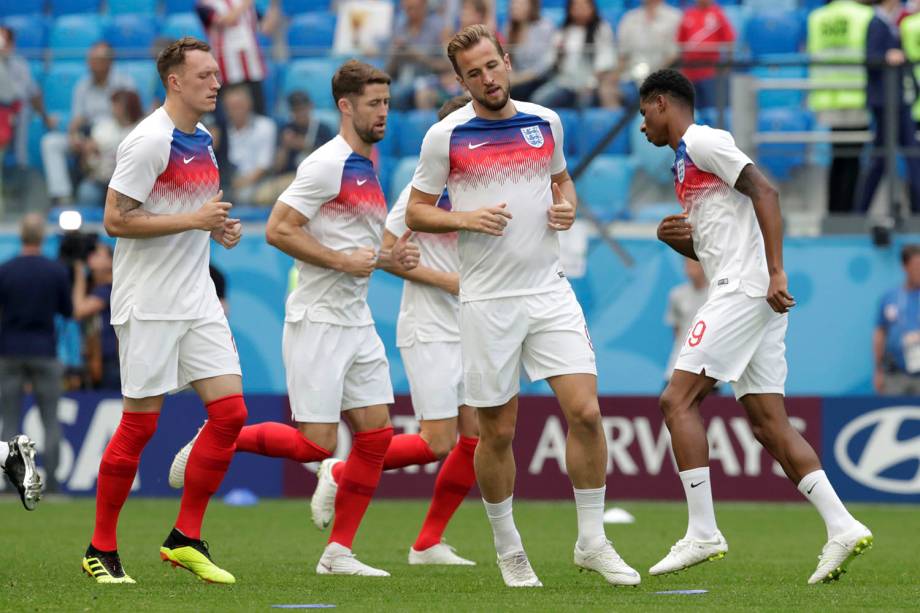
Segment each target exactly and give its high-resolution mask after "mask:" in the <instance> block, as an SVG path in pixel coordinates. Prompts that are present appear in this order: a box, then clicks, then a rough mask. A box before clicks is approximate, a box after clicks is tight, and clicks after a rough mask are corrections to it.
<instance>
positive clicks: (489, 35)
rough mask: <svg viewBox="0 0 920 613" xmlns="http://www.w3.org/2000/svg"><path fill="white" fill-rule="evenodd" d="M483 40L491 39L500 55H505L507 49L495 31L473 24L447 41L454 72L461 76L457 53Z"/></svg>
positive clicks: (448, 53) (448, 54)
mask: <svg viewBox="0 0 920 613" xmlns="http://www.w3.org/2000/svg"><path fill="white" fill-rule="evenodd" d="M481 40H490V41H492V44H493V45H495V49H496V51H498V55H499V56H500V57H505V50H504V49H502V44H501V43H500V42H498V38H497V37H496V36H495V32H493V31H492V30H490V29H489V28H487V27H486V26H484V25H482V24H481V23H477V24H475V25H472V26H466V27H465V28H463V29H462V30H460V31H459V32H457V33H456V34H454V37H453V38H452V39H450V42H449V43H447V57H448V59H450V63H451V64H453V66H454V72H455V73H457V74H458V75H459V76H461V77H462V76H463V75H461V74H460V67H459V66H457V54H458V53H460V52H461V51H466V50H467V49H471V48H473V47H475V46H476V45H478V44H479V41H481Z"/></svg>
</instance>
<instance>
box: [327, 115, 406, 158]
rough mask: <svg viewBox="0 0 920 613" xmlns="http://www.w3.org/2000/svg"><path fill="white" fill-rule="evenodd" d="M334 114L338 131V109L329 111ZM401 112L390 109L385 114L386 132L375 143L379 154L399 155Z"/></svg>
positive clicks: (335, 128) (395, 156)
mask: <svg viewBox="0 0 920 613" xmlns="http://www.w3.org/2000/svg"><path fill="white" fill-rule="evenodd" d="M329 112H330V113H332V114H333V115H334V116H335V124H334V130H333V131H335V132H338V128H339V112H338V110H332V111H329ZM402 118H403V113H402V112H401V111H394V110H390V113H389V115H387V133H386V136H384V137H383V140H382V141H380V142H379V143H377V151H379V152H380V155H385V156H387V157H393V158H397V157H399V153H398V150H399V130H400V127H401V126H402ZM417 154H418V151H416V152H415V153H412V154H411V155H417Z"/></svg>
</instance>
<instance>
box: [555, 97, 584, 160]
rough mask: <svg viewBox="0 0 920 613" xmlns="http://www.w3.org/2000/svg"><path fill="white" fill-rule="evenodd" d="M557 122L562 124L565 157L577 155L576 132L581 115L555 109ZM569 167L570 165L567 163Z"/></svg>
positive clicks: (574, 111) (575, 112) (568, 110)
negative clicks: (557, 115) (557, 116)
mask: <svg viewBox="0 0 920 613" xmlns="http://www.w3.org/2000/svg"><path fill="white" fill-rule="evenodd" d="M556 113H558V114H559V120H560V121H561V122H562V133H563V138H564V148H565V154H566V155H570V156H571V155H578V153H579V151H578V131H579V126H580V125H581V115H579V114H578V111H576V110H575V109H556ZM569 166H571V163H569Z"/></svg>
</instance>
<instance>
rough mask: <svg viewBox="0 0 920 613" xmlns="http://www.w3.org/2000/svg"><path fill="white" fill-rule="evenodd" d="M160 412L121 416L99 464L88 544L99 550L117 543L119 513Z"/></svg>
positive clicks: (113, 549) (113, 547)
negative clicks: (92, 523)
mask: <svg viewBox="0 0 920 613" xmlns="http://www.w3.org/2000/svg"><path fill="white" fill-rule="evenodd" d="M159 417H160V414H159V413H131V412H125V413H122V414H121V422H120V423H119V424H118V428H117V429H116V430H115V434H113V435H112V440H110V441H109V444H108V445H107V446H106V448H105V453H103V454H102V461H101V462H99V481H98V482H97V483H96V529H95V531H94V532H93V540H92V541H90V542H91V543H92V545H93V547H95V548H96V549H99V550H101V551H115V550H116V549H118V543H117V540H116V538H115V531H116V528H117V527H118V514H119V513H120V512H121V508H122V507H123V506H124V504H125V500H127V499H128V492H130V491H131V484H133V483H134V475H135V474H137V465H138V464H139V463H140V460H141V451H143V450H144V446H145V445H146V444H147V441H149V440H150V437H152V436H153V433H154V432H156V429H157V419H158V418H159Z"/></svg>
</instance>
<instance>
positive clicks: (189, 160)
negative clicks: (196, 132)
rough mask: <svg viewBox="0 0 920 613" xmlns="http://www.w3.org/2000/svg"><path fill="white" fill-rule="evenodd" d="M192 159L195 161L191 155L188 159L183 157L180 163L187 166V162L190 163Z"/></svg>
mask: <svg viewBox="0 0 920 613" xmlns="http://www.w3.org/2000/svg"><path fill="white" fill-rule="evenodd" d="M194 159H195V156H194V155H193V156H192V157H190V158H185V157H183V158H182V161H183V162H185V163H186V164H188V163H189V162H191V161H192V160H194Z"/></svg>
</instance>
